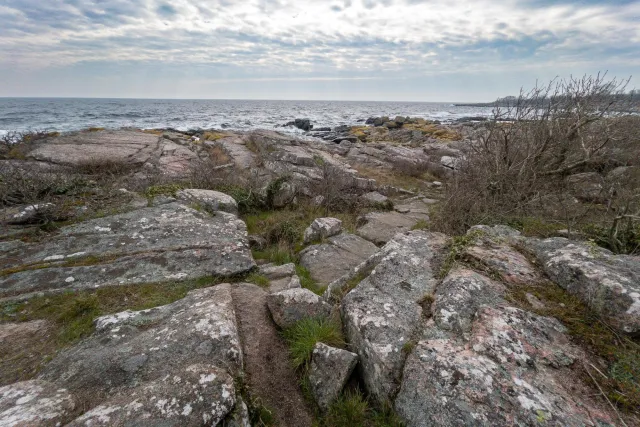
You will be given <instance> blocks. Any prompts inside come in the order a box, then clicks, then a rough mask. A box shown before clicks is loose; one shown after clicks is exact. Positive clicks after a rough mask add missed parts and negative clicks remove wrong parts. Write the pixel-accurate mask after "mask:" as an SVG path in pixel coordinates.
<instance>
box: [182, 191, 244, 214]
mask: <svg viewBox="0 0 640 427" xmlns="http://www.w3.org/2000/svg"><path fill="white" fill-rule="evenodd" d="M176 196H177V198H178V199H179V200H185V201H189V202H194V203H197V204H199V205H200V206H202V207H203V208H204V209H205V210H206V211H208V212H217V211H223V212H228V213H232V214H236V215H237V214H238V203H237V202H236V201H235V199H234V198H233V197H231V196H229V195H228V194H224V193H221V192H219V191H213V190H196V189H187V190H180V191H178V192H177V193H176Z"/></svg>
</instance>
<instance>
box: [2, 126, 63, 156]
mask: <svg viewBox="0 0 640 427" xmlns="http://www.w3.org/2000/svg"><path fill="white" fill-rule="evenodd" d="M58 135H60V134H59V133H58V132H48V131H44V130H29V131H24V132H17V131H10V132H7V133H6V134H4V135H2V136H1V137H0V159H18V160H22V159H24V158H26V155H27V154H28V153H29V152H30V151H31V150H32V149H33V145H34V144H35V143H37V142H42V141H43V140H45V139H46V138H50V137H54V136H58Z"/></svg>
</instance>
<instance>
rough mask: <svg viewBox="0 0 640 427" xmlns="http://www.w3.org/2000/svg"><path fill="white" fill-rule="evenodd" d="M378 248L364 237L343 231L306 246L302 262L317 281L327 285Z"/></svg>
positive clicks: (301, 256) (301, 258) (302, 253)
mask: <svg viewBox="0 0 640 427" xmlns="http://www.w3.org/2000/svg"><path fill="white" fill-rule="evenodd" d="M377 250H378V248H377V247H376V245H374V244H373V243H371V242H369V241H367V240H365V239H363V238H362V237H358V236H354V235H353V234H349V233H343V234H339V235H337V236H334V237H330V238H328V239H327V240H326V241H325V242H323V243H321V244H318V245H313V246H309V247H308V248H305V249H304V250H303V251H301V252H300V264H301V265H302V266H303V267H305V268H306V269H308V270H309V272H310V273H311V277H312V278H313V279H314V280H315V281H317V282H318V283H319V284H320V285H322V286H326V285H328V284H329V283H331V282H332V281H334V280H336V279H338V278H339V277H341V276H342V275H344V274H347V273H348V272H349V271H351V270H352V269H353V268H354V267H356V266H357V265H359V264H360V263H362V262H363V261H365V260H366V259H367V258H369V257H370V256H371V255H373V254H374V253H375V252H376V251H377ZM327 266H330V268H327Z"/></svg>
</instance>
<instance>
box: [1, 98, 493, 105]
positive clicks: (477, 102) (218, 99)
mask: <svg viewBox="0 0 640 427" xmlns="http://www.w3.org/2000/svg"><path fill="white" fill-rule="evenodd" d="M0 99H108V100H144V101H287V102H300V101H302V102H389V103H391V102H395V103H399V102H402V103H408V104H486V103H490V102H495V101H496V100H497V99H499V98H496V99H494V100H493V101H405V100H384V101H383V100H371V99H369V100H364V99H278V98H144V97H143V98H134V97H113V98H111V97H95V96H0Z"/></svg>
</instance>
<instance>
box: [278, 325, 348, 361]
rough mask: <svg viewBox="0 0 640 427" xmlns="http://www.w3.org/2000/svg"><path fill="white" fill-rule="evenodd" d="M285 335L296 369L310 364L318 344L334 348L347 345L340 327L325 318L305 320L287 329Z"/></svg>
mask: <svg viewBox="0 0 640 427" xmlns="http://www.w3.org/2000/svg"><path fill="white" fill-rule="evenodd" d="M283 335H284V338H285V340H286V341H287V343H288V344H289V352H290V354H291V360H292V362H293V365H294V366H295V367H296V368H305V367H306V366H307V365H308V364H309V362H310V361H311V354H312V353H313V347H314V346H315V345H316V343H319V342H321V343H325V344H327V345H330V346H333V347H343V346H344V343H345V341H344V337H343V336H342V331H341V330H340V327H339V325H338V324H337V323H336V322H335V321H333V320H331V319H324V318H308V319H303V320H301V321H299V322H298V323H296V324H295V325H293V326H292V327H290V328H288V329H286V330H285V331H284V332H283Z"/></svg>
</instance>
